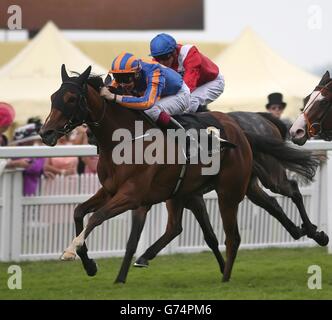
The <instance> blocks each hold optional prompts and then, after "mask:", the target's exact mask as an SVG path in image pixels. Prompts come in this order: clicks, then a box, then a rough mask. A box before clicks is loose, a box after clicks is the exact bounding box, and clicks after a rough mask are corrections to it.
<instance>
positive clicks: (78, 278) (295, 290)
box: [0, 248, 332, 300]
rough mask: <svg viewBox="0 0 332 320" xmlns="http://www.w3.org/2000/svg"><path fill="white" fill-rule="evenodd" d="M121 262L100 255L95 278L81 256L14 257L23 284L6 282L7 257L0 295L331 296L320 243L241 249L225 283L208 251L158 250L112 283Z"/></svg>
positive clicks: (329, 265)
mask: <svg viewBox="0 0 332 320" xmlns="http://www.w3.org/2000/svg"><path fill="white" fill-rule="evenodd" d="M120 262H121V259H120V258H110V259H99V260H98V265H99V271H98V274H97V275H96V276H95V277H93V278H89V277H87V276H86V275H85V273H84V271H83V269H82V266H81V262H80V261H74V262H61V261H46V262H24V263H18V265H20V266H21V268H22V274H23V275H22V290H9V289H8V288H7V280H8V278H9V276H10V275H9V274H8V273H7V270H8V266H9V265H10V263H1V264H0V299H173V300H179V299H184V300H185V299H260V300H261V299H332V255H328V254H327V250H326V249H324V248H306V249H262V250H241V251H239V254H238V257H237V261H236V263H235V267H234V269H233V277H232V279H231V281H230V282H229V283H221V281H220V279H221V276H220V274H219V270H218V267H217V263H216V261H215V259H214V257H213V255H212V253H210V252H203V253H198V254H177V255H172V256H159V257H157V258H156V259H155V260H153V261H152V262H151V264H150V267H149V268H148V269H137V268H131V270H130V273H129V277H128V280H127V283H126V284H125V285H119V284H117V285H115V284H113V281H114V279H115V277H116V274H117V271H118V270H119V266H120ZM310 265H319V266H320V267H321V270H322V289H321V290H317V289H316V290H310V289H308V286H307V282H308V278H309V277H310V276H311V275H310V274H308V267H309V266H310Z"/></svg>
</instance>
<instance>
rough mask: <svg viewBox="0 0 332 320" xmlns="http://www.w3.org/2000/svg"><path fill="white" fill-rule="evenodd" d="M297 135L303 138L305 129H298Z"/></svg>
mask: <svg viewBox="0 0 332 320" xmlns="http://www.w3.org/2000/svg"><path fill="white" fill-rule="evenodd" d="M296 135H297V136H303V135H304V130H303V129H297V130H296Z"/></svg>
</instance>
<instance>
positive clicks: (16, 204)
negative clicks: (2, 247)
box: [11, 171, 23, 261]
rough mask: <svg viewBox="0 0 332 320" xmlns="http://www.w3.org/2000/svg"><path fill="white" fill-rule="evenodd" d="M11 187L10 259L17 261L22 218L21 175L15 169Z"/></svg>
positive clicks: (20, 240)
mask: <svg viewBox="0 0 332 320" xmlns="http://www.w3.org/2000/svg"><path fill="white" fill-rule="evenodd" d="M12 181H13V187H12V190H13V191H12V203H13V204H12V212H11V213H12V229H11V233H12V234H11V236H12V239H11V244H12V245H11V248H12V252H11V260H13V261H19V260H20V255H21V246H22V219H23V205H22V197H23V175H22V171H16V172H15V173H14V175H13V180H12Z"/></svg>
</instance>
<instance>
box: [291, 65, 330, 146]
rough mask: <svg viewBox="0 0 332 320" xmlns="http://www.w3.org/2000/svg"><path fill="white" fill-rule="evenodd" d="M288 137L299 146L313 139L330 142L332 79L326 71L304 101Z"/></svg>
mask: <svg viewBox="0 0 332 320" xmlns="http://www.w3.org/2000/svg"><path fill="white" fill-rule="evenodd" d="M290 135H291V139H292V141H293V142H294V143H296V144H298V145H301V146H302V145H304V144H305V143H306V141H307V140H308V139H310V138H313V137H316V138H320V139H324V140H327V141H331V140H332V79H331V77H330V73H329V72H328V71H326V73H325V74H324V75H323V77H322V79H321V80H320V82H319V84H318V85H317V86H316V87H315V89H314V90H313V92H312V93H311V94H310V95H309V96H307V97H306V98H305V99H304V108H303V109H302V113H301V114H300V115H299V116H298V118H297V119H296V120H295V122H294V123H293V125H292V127H291V128H290Z"/></svg>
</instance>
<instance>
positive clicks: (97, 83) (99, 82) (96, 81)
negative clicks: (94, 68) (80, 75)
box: [87, 74, 104, 92]
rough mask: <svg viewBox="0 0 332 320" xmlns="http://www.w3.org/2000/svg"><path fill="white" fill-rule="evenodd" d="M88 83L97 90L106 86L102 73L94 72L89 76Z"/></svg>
mask: <svg viewBox="0 0 332 320" xmlns="http://www.w3.org/2000/svg"><path fill="white" fill-rule="evenodd" d="M87 83H88V84H89V85H90V86H91V87H92V88H93V89H95V90H96V91H97V92H99V91H100V88H101V87H103V86H104V81H103V78H102V77H101V76H100V75H96V74H92V75H90V76H89V78H88V80H87Z"/></svg>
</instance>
